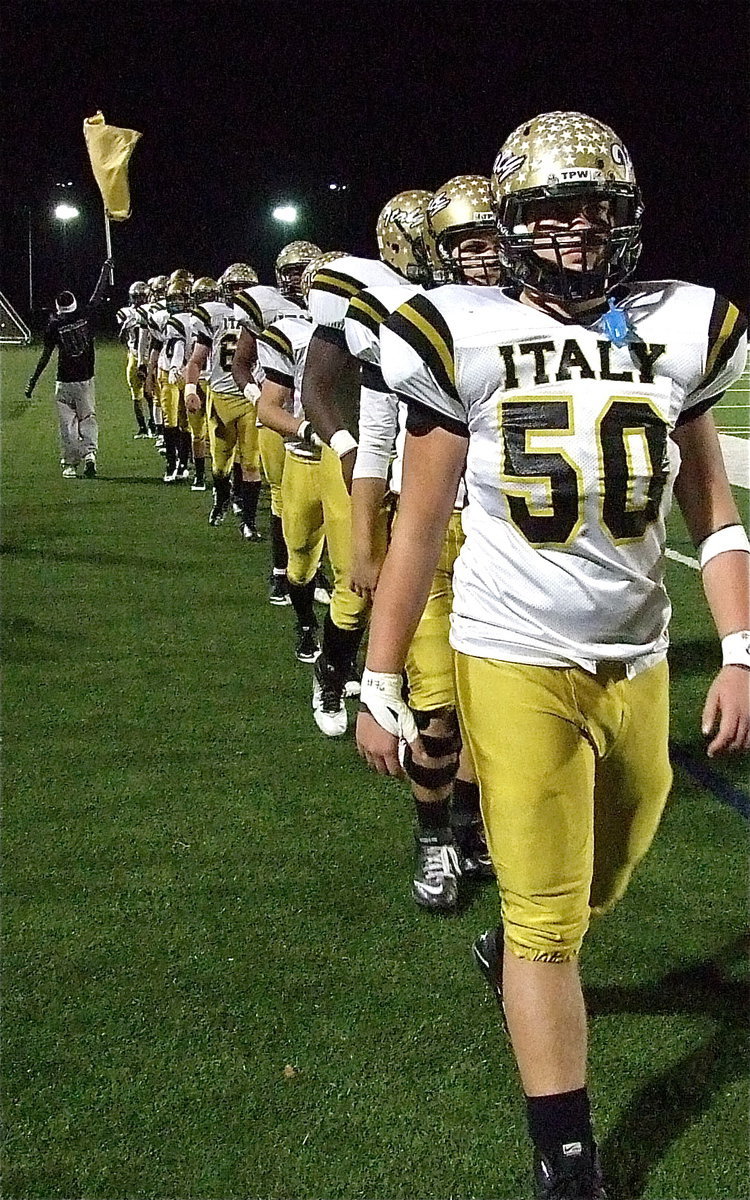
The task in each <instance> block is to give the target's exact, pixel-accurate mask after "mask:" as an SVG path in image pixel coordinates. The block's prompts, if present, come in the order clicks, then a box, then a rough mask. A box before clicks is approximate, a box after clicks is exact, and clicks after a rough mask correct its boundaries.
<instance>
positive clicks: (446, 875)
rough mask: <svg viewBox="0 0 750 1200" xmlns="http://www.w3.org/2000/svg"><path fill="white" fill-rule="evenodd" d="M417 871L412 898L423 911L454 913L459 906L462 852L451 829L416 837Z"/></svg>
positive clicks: (438, 830)
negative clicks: (460, 852) (460, 856)
mask: <svg viewBox="0 0 750 1200" xmlns="http://www.w3.org/2000/svg"><path fill="white" fill-rule="evenodd" d="M416 842H417V868H416V871H415V873H414V879H413V880H412V886H411V894H412V898H413V899H414V900H416V902H417V904H419V905H421V907H422V908H429V909H431V910H432V911H433V912H451V911H452V910H453V909H455V907H456V905H457V904H458V880H459V876H460V874H461V864H460V862H459V857H458V850H457V848H456V844H455V842H454V841H453V834H452V832H451V830H450V829H436V830H434V831H433V832H430V833H427V832H426V831H424V830H422V831H421V832H419V833H417V834H416Z"/></svg>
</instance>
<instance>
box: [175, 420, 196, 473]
mask: <svg viewBox="0 0 750 1200" xmlns="http://www.w3.org/2000/svg"><path fill="white" fill-rule="evenodd" d="M177 448H178V453H179V458H180V467H181V468H182V469H185V468H187V465H188V463H189V462H190V452H191V450H192V449H193V439H192V437H191V435H190V431H189V430H187V429H178V431H177Z"/></svg>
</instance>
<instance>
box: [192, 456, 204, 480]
mask: <svg viewBox="0 0 750 1200" xmlns="http://www.w3.org/2000/svg"><path fill="white" fill-rule="evenodd" d="M193 462H194V463H195V482H196V483H205V482H206V460H205V458H196V457H195V456H194V457H193Z"/></svg>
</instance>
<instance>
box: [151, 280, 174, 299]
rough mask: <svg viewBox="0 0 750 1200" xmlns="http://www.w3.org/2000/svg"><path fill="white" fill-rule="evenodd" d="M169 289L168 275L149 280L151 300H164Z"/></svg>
mask: <svg viewBox="0 0 750 1200" xmlns="http://www.w3.org/2000/svg"><path fill="white" fill-rule="evenodd" d="M168 287H169V279H168V278H167V276H166V275H152V276H151V278H150V279H149V280H148V291H149V300H163V299H164V297H165V296H166V294H167V288H168Z"/></svg>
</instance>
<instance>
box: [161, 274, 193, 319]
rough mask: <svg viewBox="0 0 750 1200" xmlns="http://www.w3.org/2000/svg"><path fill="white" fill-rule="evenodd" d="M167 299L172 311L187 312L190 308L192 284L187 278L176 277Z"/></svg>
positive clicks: (168, 306) (171, 284)
mask: <svg viewBox="0 0 750 1200" xmlns="http://www.w3.org/2000/svg"><path fill="white" fill-rule="evenodd" d="M166 299H167V308H168V309H169V311H170V312H171V313H181V312H187V311H188V309H189V308H190V284H189V283H188V281H187V279H175V280H174V282H173V283H170V285H169V287H168V288H167V297H166Z"/></svg>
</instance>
